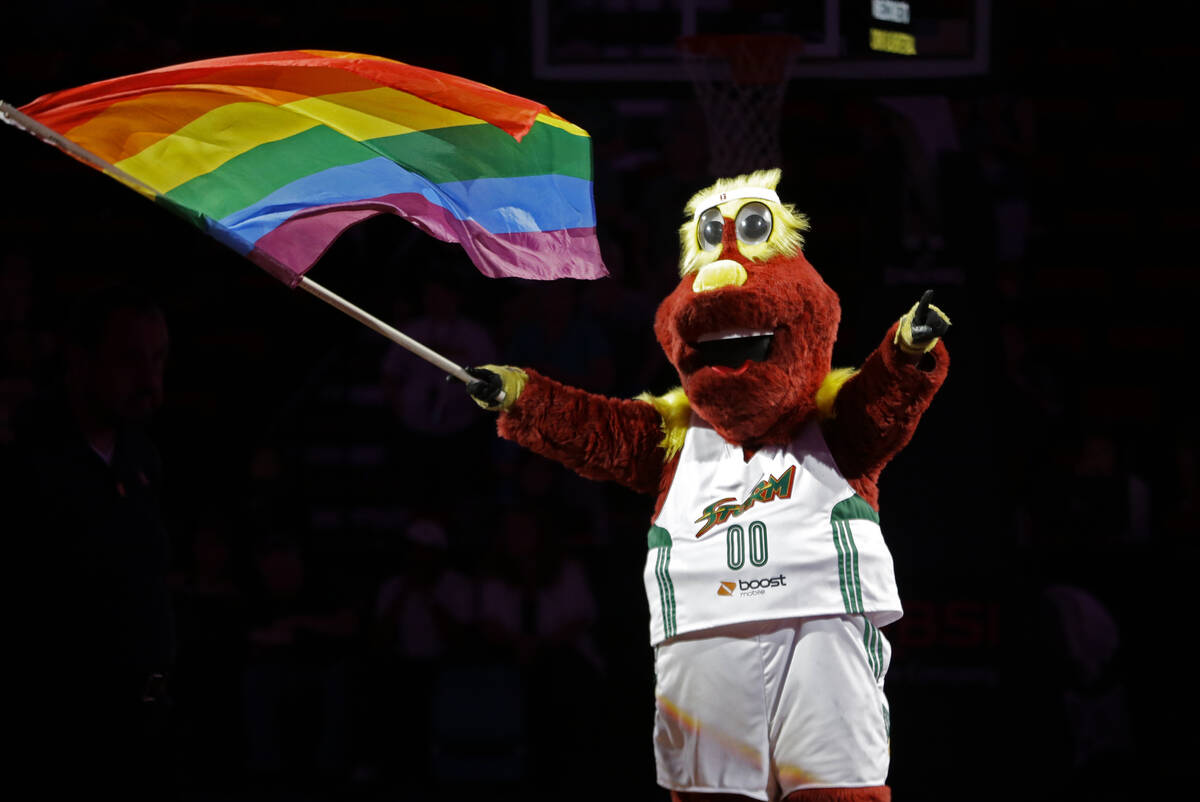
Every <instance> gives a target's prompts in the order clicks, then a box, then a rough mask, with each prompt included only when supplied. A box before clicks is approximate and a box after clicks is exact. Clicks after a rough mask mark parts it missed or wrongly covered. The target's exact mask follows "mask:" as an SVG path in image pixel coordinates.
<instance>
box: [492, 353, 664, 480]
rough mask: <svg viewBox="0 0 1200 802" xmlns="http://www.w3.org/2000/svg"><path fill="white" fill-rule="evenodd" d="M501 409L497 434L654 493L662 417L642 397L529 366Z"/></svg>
mask: <svg viewBox="0 0 1200 802" xmlns="http://www.w3.org/2000/svg"><path fill="white" fill-rule="evenodd" d="M525 375H526V376H527V379H526V381H525V384H524V387H523V388H522V389H521V391H520V396H519V397H518V398H517V399H516V400H515V401H514V403H513V404H512V405H511V406H509V407H508V408H507V409H505V410H504V411H502V412H501V413H500V418H499V421H498V423H497V428H498V430H499V432H500V436H501V437H504V438H506V439H508V440H512V441H514V442H516V443H518V444H520V445H522V446H524V447H525V448H528V449H529V450H531V451H534V452H536V453H538V454H541V455H542V456H544V457H549V458H550V459H552V460H555V461H557V462H560V463H562V464H563V465H565V466H566V467H568V468H570V469H571V470H573V471H575V472H576V473H578V474H579V475H580V476H584V477H586V478H588V479H600V480H611V481H614V482H619V483H620V484H623V485H625V486H626V487H629V488H631V489H633V490H636V491H638V492H642V493H657V492H658V485H659V479H660V477H661V476H662V472H663V464H664V463H663V454H664V452H663V449H662V447H661V442H662V439H663V429H662V426H663V419H662V416H661V415H660V414H659V413H658V411H657V410H655V408H654V407H653V406H652V405H651V404H649V403H647V402H645V401H634V400H622V399H615V398H607V397H605V396H601V395H595V394H593V393H589V392H586V391H584V390H580V389H578V388H575V387H568V386H567V385H565V384H561V383H560V382H556V381H554V380H553V379H548V378H546V377H545V376H542V375H541V374H539V373H537V372H536V371H533V370H527V371H525Z"/></svg>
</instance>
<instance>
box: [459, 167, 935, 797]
mask: <svg viewBox="0 0 1200 802" xmlns="http://www.w3.org/2000/svg"><path fill="white" fill-rule="evenodd" d="M779 177H780V173H779V171H778V170H769V171H760V172H756V173H753V174H751V175H745V176H739V177H737V178H733V179H723V180H721V181H718V182H717V183H716V184H715V185H714V186H712V187H709V188H708V189H705V190H703V191H702V192H700V193H698V194H697V195H696V196H695V197H693V198H692V199H691V201H690V202H689V203H688V205H687V209H686V214H687V218H688V219H687V221H686V222H685V223H684V225H683V227H682V229H681V231H680V234H681V240H682V258H681V264H680V269H681V273H682V280H681V281H680V282H679V285H678V286H677V287H676V288H675V289H674V290H673V291H672V292H671V294H670V295H668V296H667V297H666V298H665V299H664V300H663V301H662V304H661V305H660V306H659V308H658V312H657V314H656V317H655V324H654V330H655V334H656V335H657V338H658V342H659V343H660V344H661V346H662V349H663V351H664V352H665V353H666V356H667V359H669V360H670V362H671V364H672V365H674V367H675V368H676V370H677V371H678V372H679V378H680V380H681V384H682V386H681V387H679V388H677V389H675V390H673V391H671V392H669V393H667V394H666V395H664V396H657V397H654V396H650V395H643V396H640V397H639V398H637V399H631V400H617V399H612V398H606V397H602V396H598V395H593V394H591V393H587V392H584V391H582V390H579V389H576V388H572V387H567V386H565V385H563V384H560V383H558V382H556V381H554V380H552V379H550V378H548V377H545V376H542V375H540V374H538V373H537V372H535V371H533V370H521V369H518V368H512V367H499V366H491V365H489V366H485V367H483V368H472V369H470V370H469V371H468V372H470V373H471V374H472V375H473V376H474V377H475V378H476V381H475V382H473V383H471V384H470V385H468V389H469V391H470V392H471V394H472V395H473V396H474V397H475V398H476V400H477V401H478V402H479V403H480V404H481V405H482V406H485V407H488V408H491V409H496V410H499V412H500V415H499V421H498V429H499V432H500V434H501V435H502V436H503V437H506V438H508V439H511V440H514V441H516V442H518V443H520V444H521V445H523V446H525V447H527V448H530V449H532V450H533V451H535V452H537V453H539V454H542V455H544V456H547V457H550V458H552V459H555V460H557V461H559V462H561V463H563V464H564V465H566V466H567V467H569V468H571V469H572V470H574V471H576V472H578V473H579V474H581V475H583V476H586V477H589V478H593V479H608V480H613V481H616V482H620V483H621V484H623V485H626V486H627V487H630V488H632V489H634V490H637V491H640V492H643V493H649V494H652V495H654V496H655V497H656V499H657V500H656V503H655V507H654V514H653V516H652V519H651V526H650V530H649V534H648V536H647V547H648V553H647V557H646V564H645V568H644V572H643V573H644V580H645V585H646V595H647V599H648V601H649V607H650V639H651V644H652V645H653V647H654V660H655V677H656V680H655V682H656V688H655V694H656V699H657V706H656V715H655V722H654V750H655V760H656V765H657V774H658V782H659V784H660V785H662V786H663V787H665V788H668V789H671V792H672V795H673V796H674V797H675V798H677V799H680V800H689V799H701V798H704V797H705V796H706V795H708V794H731V795H740V796H744V797H748V798H752V799H759V800H778V799H786V800H790V801H791V802H799V801H801V800H802V801H803V802H818V801H819V802H831V801H832V800H855V802H859V801H865V800H872V801H875V802H877V801H880V800H888V799H890V790H889V789H888V787H887V785H886V779H887V770H888V759H889V713H888V704H887V699H886V697H885V696H884V693H883V678H884V674H885V673H886V671H887V668H888V661H889V657H890V647H889V645H888V641H887V639H886V638H885V637H884V635H883V633H882V632H881V631H880V627H882V626H884V625H886V624H888V623H891V622H892V621H895V620H896V619H897V618H899V617H900V615H901V606H900V599H899V597H898V594H897V590H896V580H895V574H894V570H893V565H892V558H891V554H890V553H889V551H888V549H887V546H886V544H885V543H884V539H883V536H882V534H881V530H880V525H879V514H878V510H879V503H878V495H879V493H878V487H877V485H878V481H879V474H880V471H881V470H882V468H883V466H884V465H886V464H887V463H888V461H889V460H890V459H891V458H892V457H893V456H894V455H895V454H896V453H897V452H898V451H899V450H900V449H901V448H903V447H904V445H905V444H906V443H908V441H909V438H910V437H911V436H912V434H913V430H914V429H915V428H916V425H917V421H918V420H919V419H920V417H921V415H922V414H923V413H924V411H925V409H926V407H928V406H929V403H930V401H931V400H932V398H933V395H934V393H935V392H936V391H937V389H938V387H939V386H940V385H941V384H942V381H943V380H944V378H945V376H946V369H947V365H948V357H947V354H946V348H945V345H944V344H942V343H941V342H940V336H941V335H942V334H944V333H945V331H946V329H947V328H948V327H949V320H948V319H947V318H946V316H945V315H944V314H942V312H941V311H940V310H938V309H937V307H935V306H932V305H931V304H930V303H929V300H930V295H931V293H929V292H927V293H925V295H924V297H922V298H921V299H920V300H919V301H918V302H917V303H916V304H914V306H913V307H912V308H911V309H910V310H909V311H908V312H907V313H906V314H905V315H903V316H902V317H901V318H900V319H899V320H898V321H897V322H896V323H894V324H893V325H892V327H891V329H890V330H889V331H888V332H887V333H886V334H885V335H884V337H883V339H882V341H881V342H880V344H879V346H878V347H877V348H876V349H875V351H874V352H873V353H871V354H870V355H869V356H868V357H867V359H866V361H865V362H864V363H863V365H862V367H861V368H860V369H858V370H850V369H839V370H833V369H832V368H831V360H832V354H833V344H834V341H835V339H836V337H837V330H838V321H839V318H840V306H839V303H838V298H837V296H836V295H835V294H834V292H833V290H831V289H830V288H829V287H828V286H827V285H826V284H825V282H824V281H823V280H822V279H821V277H820V275H818V274H817V272H816V270H814V269H813V267H812V265H810V264H809V263H808V261H807V260H806V259H805V258H804V254H803V253H802V251H801V246H802V245H803V241H804V240H803V232H804V231H806V230H807V228H808V222H807V220H806V219H805V217H804V216H803V215H800V214H798V213H797V212H796V211H795V210H794V209H793V208H792V207H791V206H790V205H788V204H783V203H781V202H780V200H779V197H778V195H777V194H776V192H775V187H776V185H777V183H778V181H779Z"/></svg>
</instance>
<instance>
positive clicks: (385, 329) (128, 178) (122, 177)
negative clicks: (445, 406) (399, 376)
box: [0, 100, 475, 383]
mask: <svg viewBox="0 0 1200 802" xmlns="http://www.w3.org/2000/svg"><path fill="white" fill-rule="evenodd" d="M0 121H3V122H6V123H8V124H9V125H13V126H16V127H17V128H20V129H22V130H24V131H28V132H29V133H31V134H33V135H34V136H36V137H37V138H38V139H41V140H42V141H44V142H47V143H49V144H51V145H53V146H55V147H57V148H59V149H60V150H63V151H65V152H67V153H69V154H71V155H72V156H74V157H75V158H77V159H79V160H80V161H82V162H86V163H87V164H90V165H91V166H93V167H95V168H97V169H99V170H100V171H101V172H103V173H106V174H108V175H110V176H112V177H113V178H115V179H117V180H118V181H120V182H121V183H123V184H125V185H126V186H128V187H130V188H132V189H134V190H136V191H137V192H139V193H141V194H143V195H145V196H147V197H150V198H155V197H157V196H158V195H159V193H158V192H157V191H156V190H155V189H154V188H153V187H151V186H150V185H148V184H146V183H145V182H143V181H140V180H138V179H137V178H134V177H133V176H132V175H130V174H129V173H127V172H125V171H124V170H122V169H120V168H119V167H116V166H115V165H113V164H110V163H109V162H107V161H105V160H104V159H102V158H100V157H99V156H97V155H96V154H95V153H92V152H91V151H89V150H86V149H85V148H82V147H80V146H79V145H77V144H76V143H74V142H72V141H71V140H69V139H67V138H66V137H65V136H63V135H62V134H60V133H58V132H57V131H55V130H54V129H52V128H49V127H47V126H45V125H43V124H42V123H39V122H38V121H37V120H35V119H33V118H32V117H30V116H29V115H27V114H23V113H22V112H20V111H18V110H17V109H15V108H13V107H12V106H11V105H9V104H8V103H5V102H4V101H3V100H0ZM299 286H300V288H301V289H303V290H304V291H305V292H308V293H309V294H311V295H315V296H316V297H318V298H320V299H321V300H322V301H324V302H325V303H327V304H329V305H330V306H332V307H334V308H336V309H340V310H341V311H342V312H345V313H346V314H347V315H349V316H350V317H352V318H354V319H355V320H357V321H359V322H360V323H362V324H364V325H365V326H367V327H368V328H370V329H374V330H375V331H377V332H379V333H380V334H382V335H383V336H384V337H387V338H388V339H389V340H391V341H392V342H394V343H396V344H397V345H399V346H400V347H402V348H404V349H406V350H408V351H411V352H412V353H414V354H416V355H417V356H419V357H421V358H422V359H424V360H425V361H426V362H429V363H431V364H433V365H436V366H437V367H439V368H441V369H442V370H444V371H446V372H447V373H449V374H450V375H451V376H453V377H454V378H456V379H458V380H459V381H461V382H464V383H470V382H473V381H475V378H474V377H473V376H471V374H469V373H467V372H466V371H465V370H463V369H462V367H461V366H460V365H457V364H455V363H454V362H451V361H450V360H449V359H446V357H444V356H442V355H441V354H439V353H438V352H437V351H434V350H433V349H432V348H429V347H428V346H426V345H424V344H422V343H420V342H418V341H417V340H414V339H413V338H412V337H409V336H408V335H407V334H405V333H404V332H402V331H399V330H397V329H395V328H393V327H392V326H389V325H388V324H386V323H384V322H383V321H382V320H380V319H379V318H377V317H375V316H374V315H372V314H370V313H369V312H367V311H365V310H363V309H361V308H359V307H357V306H355V305H354V304H352V303H350V302H349V301H347V300H346V299H345V298H343V297H341V296H340V295H338V294H336V293H333V292H330V291H329V290H327V289H325V288H324V287H322V286H321V285H320V284H318V283H316V282H315V281H312V280H310V279H309V278H307V277H303V276H302V277H301V278H300V285H299Z"/></svg>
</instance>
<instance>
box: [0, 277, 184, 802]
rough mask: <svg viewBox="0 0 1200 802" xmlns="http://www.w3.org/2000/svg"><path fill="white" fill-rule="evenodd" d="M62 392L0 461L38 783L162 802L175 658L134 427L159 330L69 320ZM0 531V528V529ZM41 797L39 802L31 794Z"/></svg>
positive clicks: (146, 474)
mask: <svg viewBox="0 0 1200 802" xmlns="http://www.w3.org/2000/svg"><path fill="white" fill-rule="evenodd" d="M62 356H63V358H64V365H63V367H64V371H63V375H62V377H61V378H62V382H61V384H60V385H59V386H58V387H56V388H54V389H53V390H52V391H51V392H50V393H48V395H47V397H43V398H39V399H38V401H37V402H36V403H34V404H32V405H31V406H30V407H29V408H28V409H26V410H24V413H23V414H22V415H21V416H20V418H19V420H18V422H17V425H16V427H15V438H14V441H13V443H12V444H11V447H10V448H9V449H8V450H7V451H6V453H5V455H4V461H3V466H4V476H3V488H4V490H3V491H2V492H4V493H5V495H6V496H7V498H5V499H4V506H3V509H4V511H5V512H4V514H5V517H6V523H8V524H11V525H12V528H11V529H10V530H9V531H7V532H6V540H8V542H9V543H10V548H12V549H15V550H18V551H19V553H21V554H22V555H24V556H25V558H24V559H22V560H20V561H18V563H17V567H18V571H19V572H20V578H21V579H24V580H28V582H29V584H28V586H27V587H26V589H25V590H24V594H23V597H22V598H20V599H19V600H18V606H17V607H16V609H17V610H18V611H20V613H21V615H22V617H23V619H24V620H25V621H26V622H27V623H30V624H32V627H31V630H32V631H31V632H30V633H29V634H30V636H31V637H30V639H29V640H28V641H27V643H25V644H23V645H24V646H25V648H26V649H27V651H22V653H20V654H18V655H16V656H15V659H16V660H17V661H18V663H19V665H20V666H22V669H23V670H28V671H29V672H31V674H32V676H31V677H29V679H28V682H26V683H24V684H23V685H22V686H20V691H19V694H20V699H19V700H18V701H19V703H25V704H27V705H28V706H30V707H31V708H32V710H31V712H32V713H33V717H32V719H31V725H30V727H31V729H29V730H26V731H24V732H23V733H22V734H23V736H24V737H23V739H22V740H23V741H24V745H25V746H28V747H31V751H32V752H33V753H34V754H33V757H34V758H36V759H35V760H34V761H32V762H27V763H25V764H23V767H25V768H34V767H37V768H38V769H40V770H39V771H38V776H37V777H35V782H37V783H38V786H39V787H40V788H42V789H44V790H45V791H46V792H47V793H46V798H50V797H51V796H52V795H51V794H50V793H49V792H50V791H51V790H52V789H59V788H60V787H61V786H71V785H73V786H76V787H79V788H81V789H86V790H88V791H90V792H92V793H104V792H115V793H116V794H117V795H119V796H120V797H121V798H125V799H131V798H155V799H165V798H169V797H170V793H169V791H168V787H169V785H168V777H169V773H168V772H169V769H168V763H169V761H168V754H167V750H166V747H165V744H166V742H167V741H166V738H165V737H164V735H165V723H166V710H167V706H168V700H167V697H166V678H167V675H168V674H169V671H170V668H171V664H172V661H173V657H174V650H175V632H174V622H173V617H172V610H171V599H170V593H169V590H168V584H167V569H168V559H169V555H168V552H169V549H168V538H167V534H166V531H165V529H164V527H163V524H162V522H161V518H160V510H159V486H160V484H161V480H162V468H161V463H160V460H159V456H158V452H157V451H156V449H155V447H154V445H153V443H152V442H151V440H150V438H149V436H148V434H147V432H146V429H145V425H146V423H147V421H148V419H149V418H150V416H151V414H152V413H153V412H154V411H155V410H156V409H157V408H158V407H159V405H160V404H161V403H162V400H163V369H164V365H165V362H166V356H167V326H166V322H165V320H164V317H163V314H162V312H161V311H160V309H159V307H158V306H157V305H156V304H155V303H154V301H153V300H152V299H151V298H150V297H149V296H147V295H145V294H144V293H141V292H139V291H137V290H134V289H130V288H125V287H121V288H110V289H106V290H102V291H100V292H98V293H96V294H94V295H93V296H91V297H89V298H87V299H86V300H85V301H84V302H83V303H82V304H81V305H80V306H79V307H78V309H77V310H76V313H75V315H74V316H73V317H72V318H71V321H70V325H69V327H68V330H67V332H66V336H65V338H64V341H63V343H62ZM5 528H6V529H8V526H6V527H5ZM35 796H40V794H35Z"/></svg>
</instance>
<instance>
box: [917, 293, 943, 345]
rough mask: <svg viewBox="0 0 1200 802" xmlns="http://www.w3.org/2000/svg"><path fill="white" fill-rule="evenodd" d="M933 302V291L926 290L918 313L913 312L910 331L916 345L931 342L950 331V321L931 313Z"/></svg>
mask: <svg viewBox="0 0 1200 802" xmlns="http://www.w3.org/2000/svg"><path fill="white" fill-rule="evenodd" d="M931 300H933V290H925V293H924V294H923V295H922V296H921V300H920V302H919V303H918V304H917V309H916V311H915V312H913V316H912V322H911V323H910V324H909V331H910V332H911V334H912V341H913V343H914V344H916V343H925V342H929V341H930V340H932V339H933V338H934V337H941V336H942V335H943V334H945V333H946V332H947V331H948V330H949V329H950V321H949V320H947V319H946V318H945V317H944V316H942V315H940V314H938V313H937V312H934V311H930V309H929V302H930V301H931Z"/></svg>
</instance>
